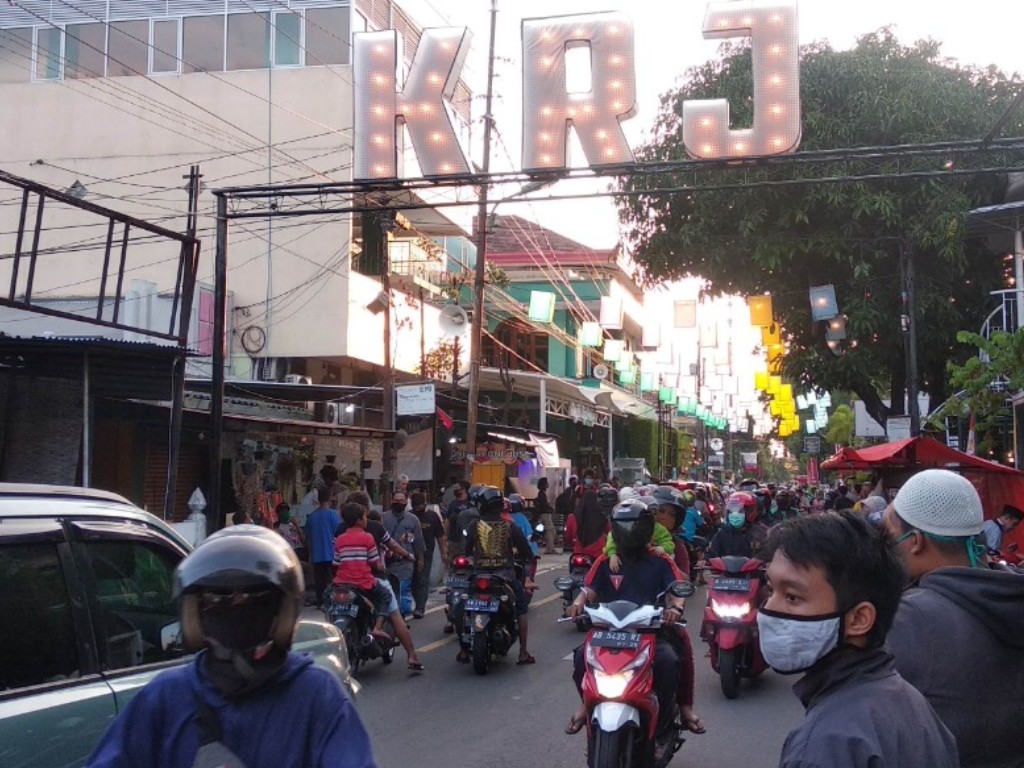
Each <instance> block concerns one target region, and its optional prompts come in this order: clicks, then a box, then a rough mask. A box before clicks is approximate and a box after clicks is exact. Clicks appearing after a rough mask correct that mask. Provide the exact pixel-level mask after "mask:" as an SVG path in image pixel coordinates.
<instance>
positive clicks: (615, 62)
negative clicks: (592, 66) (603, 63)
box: [608, 56, 622, 67]
mask: <svg viewBox="0 0 1024 768" xmlns="http://www.w3.org/2000/svg"><path fill="white" fill-rule="evenodd" d="M608 63H609V64H611V65H612V66H613V67H617V66H619V64H621V63H622V57H621V56H612V57H611V58H610V59H608Z"/></svg>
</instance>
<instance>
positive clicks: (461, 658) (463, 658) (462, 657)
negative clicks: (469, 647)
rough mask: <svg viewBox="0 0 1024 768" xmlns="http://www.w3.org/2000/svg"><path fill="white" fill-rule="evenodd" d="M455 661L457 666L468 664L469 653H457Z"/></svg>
mask: <svg viewBox="0 0 1024 768" xmlns="http://www.w3.org/2000/svg"><path fill="white" fill-rule="evenodd" d="M455 660H456V661H457V662H459V664H469V652H468V651H459V652H458V653H457V654H456V655H455Z"/></svg>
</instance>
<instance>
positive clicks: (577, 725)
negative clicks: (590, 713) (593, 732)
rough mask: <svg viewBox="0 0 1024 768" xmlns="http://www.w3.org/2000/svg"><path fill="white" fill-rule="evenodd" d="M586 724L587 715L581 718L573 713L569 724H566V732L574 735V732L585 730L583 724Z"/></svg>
mask: <svg viewBox="0 0 1024 768" xmlns="http://www.w3.org/2000/svg"><path fill="white" fill-rule="evenodd" d="M586 724H587V718H586V717H581V718H578V719H577V717H576V715H573V716H572V717H570V718H569V724H568V725H567V726H565V732H566V733H567V734H569V735H570V736H572V735H573V734H576V733H579V732H580V731H582V730H583V726H584V725H586Z"/></svg>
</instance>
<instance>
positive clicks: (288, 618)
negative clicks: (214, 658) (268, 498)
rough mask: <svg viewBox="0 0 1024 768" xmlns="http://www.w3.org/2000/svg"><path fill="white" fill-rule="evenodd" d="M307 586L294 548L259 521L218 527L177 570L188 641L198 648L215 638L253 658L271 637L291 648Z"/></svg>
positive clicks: (228, 648) (220, 644) (176, 586)
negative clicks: (256, 523)
mask: <svg viewBox="0 0 1024 768" xmlns="http://www.w3.org/2000/svg"><path fill="white" fill-rule="evenodd" d="M304 592H305V584H304V583H303V580H302V567H301V566H300V565H299V560H298V558H297V557H296V556H295V551H294V550H293V549H292V548H291V547H290V546H289V545H288V542H287V541H285V540H284V538H283V537H282V536H280V535H279V534H277V533H275V532H274V531H271V530H270V529H269V528H263V527H262V526H259V525H235V526H232V527H230V528H227V529H225V530H222V531H217V532H216V533H214V534H213V535H212V536H210V537H209V538H208V539H206V540H205V541H203V542H202V543H201V544H200V545H199V546H198V547H196V549H195V550H194V551H193V552H192V554H190V555H189V556H188V557H186V558H185V559H184V560H182V561H181V563H179V564H178V567H177V569H176V570H175V572H174V597H175V598H180V605H179V610H180V615H181V632H182V638H183V639H184V641H185V646H186V647H187V648H188V649H189V650H193V651H195V650H199V649H200V648H202V647H204V646H206V645H211V644H212V645H213V646H214V647H215V648H216V649H219V650H220V651H221V652H230V653H240V654H242V655H243V657H245V660H246V661H250V662H251V661H253V660H254V657H253V652H254V651H257V649H261V652H262V653H263V654H265V652H266V651H267V650H268V644H273V646H274V647H276V648H277V649H279V650H280V651H287V650H288V649H289V648H291V644H292V635H293V634H294V633H295V625H296V624H297V623H298V621H299V615H300V614H301V612H302V603H303V597H304Z"/></svg>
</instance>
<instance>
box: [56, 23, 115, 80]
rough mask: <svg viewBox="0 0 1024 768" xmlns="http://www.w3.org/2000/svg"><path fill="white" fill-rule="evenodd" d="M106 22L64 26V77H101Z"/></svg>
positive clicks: (73, 78) (103, 64)
mask: <svg viewBox="0 0 1024 768" xmlns="http://www.w3.org/2000/svg"><path fill="white" fill-rule="evenodd" d="M106 47H107V30H106V24H68V25H67V27H65V28H64V77H65V78H67V79H68V80H77V79H81V78H84V77H103V75H104V74H105V72H104V66H105V59H106V55H105V51H106Z"/></svg>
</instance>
